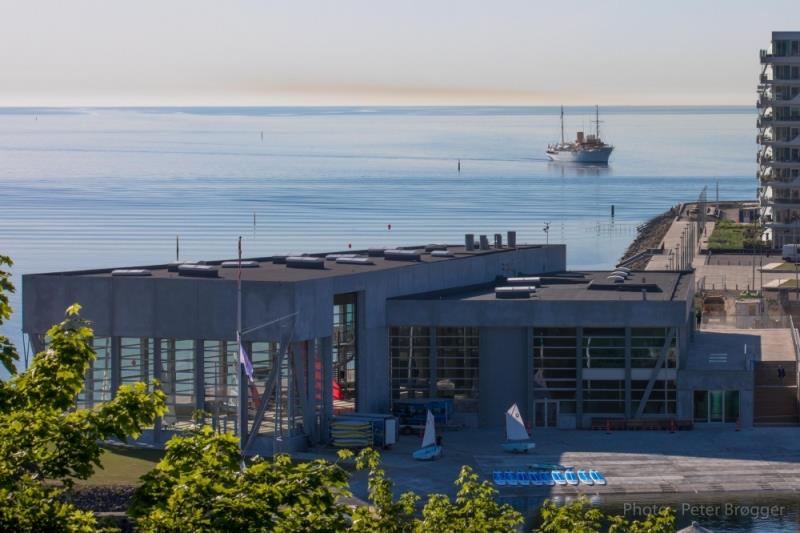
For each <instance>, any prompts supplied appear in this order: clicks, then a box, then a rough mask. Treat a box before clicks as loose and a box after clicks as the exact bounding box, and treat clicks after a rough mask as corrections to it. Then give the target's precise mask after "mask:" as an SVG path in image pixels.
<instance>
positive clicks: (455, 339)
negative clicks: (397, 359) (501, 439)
mask: <svg viewBox="0 0 800 533" xmlns="http://www.w3.org/2000/svg"><path fill="white" fill-rule="evenodd" d="M478 331H479V330H478V328H438V329H437V330H436V396H437V397H438V398H453V399H454V400H455V406H456V409H459V410H460V411H477V410H478V401H477V400H478V386H479V384H478V368H479V354H480V350H479V344H480V342H479V341H480V338H479V333H478Z"/></svg>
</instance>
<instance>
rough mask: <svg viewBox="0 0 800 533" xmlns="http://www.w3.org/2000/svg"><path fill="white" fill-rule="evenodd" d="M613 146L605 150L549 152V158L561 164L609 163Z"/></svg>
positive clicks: (606, 147)
mask: <svg viewBox="0 0 800 533" xmlns="http://www.w3.org/2000/svg"><path fill="white" fill-rule="evenodd" d="M613 150H614V147H613V146H605V147H603V148H589V149H582V150H557V149H556V150H548V151H547V157H549V158H550V159H551V160H553V161H559V162H561V163H595V164H597V163H601V164H604V163H608V158H609V157H611V152H612V151H613Z"/></svg>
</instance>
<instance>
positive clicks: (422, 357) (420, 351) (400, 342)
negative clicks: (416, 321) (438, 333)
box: [389, 326, 431, 400]
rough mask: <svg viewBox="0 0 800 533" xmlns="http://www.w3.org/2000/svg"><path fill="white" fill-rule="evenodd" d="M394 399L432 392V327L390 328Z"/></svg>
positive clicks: (422, 396) (427, 395)
mask: <svg viewBox="0 0 800 533" xmlns="http://www.w3.org/2000/svg"><path fill="white" fill-rule="evenodd" d="M389 351H390V355H391V358H392V399H393V400H408V399H412V398H427V397H429V396H430V395H431V375H430V356H431V353H430V328H427V327H420V326H410V327H399V328H391V329H390V330H389Z"/></svg>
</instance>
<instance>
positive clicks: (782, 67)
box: [756, 31, 800, 248]
mask: <svg viewBox="0 0 800 533" xmlns="http://www.w3.org/2000/svg"><path fill="white" fill-rule="evenodd" d="M760 56H761V65H762V69H761V76H760V79H759V85H758V101H757V104H756V105H757V107H758V137H757V140H758V143H759V145H760V148H759V152H758V156H757V161H758V174H757V176H758V179H759V181H760V193H759V196H760V202H761V220H762V223H763V224H764V229H765V237H766V238H767V239H769V240H770V241H772V243H773V246H775V247H776V248H780V247H781V246H783V245H784V244H790V243H800V31H791V32H789V31H776V32H772V42H771V43H770V47H769V49H768V50H761V54H760Z"/></svg>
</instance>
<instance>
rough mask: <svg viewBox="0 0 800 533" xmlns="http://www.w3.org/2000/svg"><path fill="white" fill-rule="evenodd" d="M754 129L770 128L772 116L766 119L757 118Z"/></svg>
mask: <svg viewBox="0 0 800 533" xmlns="http://www.w3.org/2000/svg"><path fill="white" fill-rule="evenodd" d="M756 127H757V128H758V129H764V128H771V127H772V115H770V116H766V117H758V119H757V120H756Z"/></svg>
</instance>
